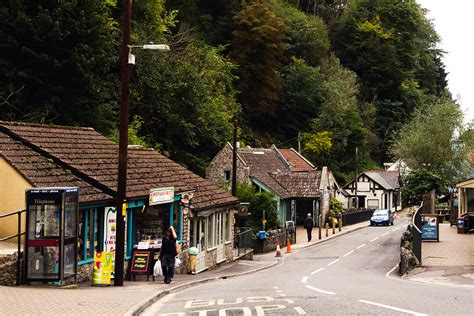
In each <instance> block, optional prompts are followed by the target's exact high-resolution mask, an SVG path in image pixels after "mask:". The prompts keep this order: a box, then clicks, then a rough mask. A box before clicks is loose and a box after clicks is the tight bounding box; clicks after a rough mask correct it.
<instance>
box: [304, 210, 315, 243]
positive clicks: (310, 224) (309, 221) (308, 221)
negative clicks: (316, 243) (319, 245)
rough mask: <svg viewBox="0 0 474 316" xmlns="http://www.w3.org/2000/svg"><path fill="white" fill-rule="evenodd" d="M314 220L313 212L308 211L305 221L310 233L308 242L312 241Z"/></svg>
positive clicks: (307, 230)
mask: <svg viewBox="0 0 474 316" xmlns="http://www.w3.org/2000/svg"><path fill="white" fill-rule="evenodd" d="M313 226H314V221H313V218H312V217H311V213H308V216H307V217H306V220H305V221H304V228H306V232H307V233H308V242H310V241H311V233H312V232H313Z"/></svg>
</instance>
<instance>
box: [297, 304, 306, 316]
mask: <svg viewBox="0 0 474 316" xmlns="http://www.w3.org/2000/svg"><path fill="white" fill-rule="evenodd" d="M295 311H296V312H297V313H298V314H300V315H306V312H305V311H304V310H303V309H302V308H301V307H299V306H295Z"/></svg>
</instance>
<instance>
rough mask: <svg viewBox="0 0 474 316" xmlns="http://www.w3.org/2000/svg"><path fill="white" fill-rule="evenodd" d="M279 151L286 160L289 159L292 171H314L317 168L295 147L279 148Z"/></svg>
mask: <svg viewBox="0 0 474 316" xmlns="http://www.w3.org/2000/svg"><path fill="white" fill-rule="evenodd" d="M278 151H279V152H280V154H281V155H282V156H283V157H284V158H285V159H286V161H288V163H289V165H290V168H291V171H295V172H299V171H313V170H314V169H315V168H314V166H313V165H312V164H311V163H310V162H309V161H307V160H306V159H305V158H304V157H303V156H301V155H300V154H299V153H298V152H297V151H296V150H294V149H293V148H289V149H278Z"/></svg>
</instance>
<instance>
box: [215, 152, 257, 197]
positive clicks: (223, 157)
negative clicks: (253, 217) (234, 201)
mask: <svg viewBox="0 0 474 316" xmlns="http://www.w3.org/2000/svg"><path fill="white" fill-rule="evenodd" d="M224 171H230V173H231V177H232V147H231V146H230V144H226V145H225V146H224V148H222V149H221V151H219V153H218V154H217V155H216V156H215V157H214V159H213V160H212V161H211V163H210V164H209V167H208V168H207V170H206V179H208V180H210V181H212V182H214V183H215V184H218V185H221V184H223V183H224ZM237 182H241V183H250V178H249V168H248V167H246V166H244V165H243V164H242V161H241V160H240V159H238V158H237ZM230 185H231V181H229V183H227V186H228V189H229V190H230Z"/></svg>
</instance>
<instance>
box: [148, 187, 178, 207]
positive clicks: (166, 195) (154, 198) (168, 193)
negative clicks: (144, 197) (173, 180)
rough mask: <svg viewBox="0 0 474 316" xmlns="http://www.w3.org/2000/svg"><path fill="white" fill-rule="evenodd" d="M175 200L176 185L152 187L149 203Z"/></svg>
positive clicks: (163, 202) (156, 203) (154, 203)
mask: <svg viewBox="0 0 474 316" xmlns="http://www.w3.org/2000/svg"><path fill="white" fill-rule="evenodd" d="M173 201H174V187H168V188H158V189H150V197H149V201H148V204H149V205H158V204H165V203H171V202H173Z"/></svg>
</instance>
